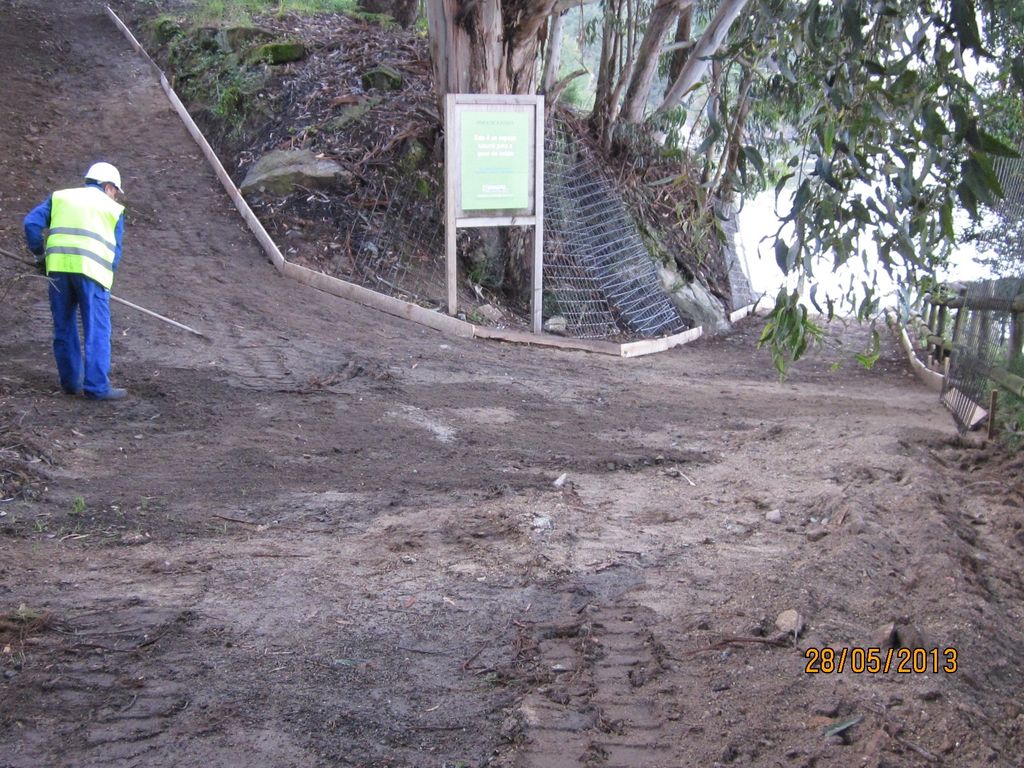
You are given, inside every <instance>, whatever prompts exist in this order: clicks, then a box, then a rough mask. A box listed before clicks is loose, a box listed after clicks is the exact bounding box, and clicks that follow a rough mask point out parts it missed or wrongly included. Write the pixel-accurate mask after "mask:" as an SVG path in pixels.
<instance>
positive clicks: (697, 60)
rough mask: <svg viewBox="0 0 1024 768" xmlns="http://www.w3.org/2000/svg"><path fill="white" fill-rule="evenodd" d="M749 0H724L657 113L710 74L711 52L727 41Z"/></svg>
mask: <svg viewBox="0 0 1024 768" xmlns="http://www.w3.org/2000/svg"><path fill="white" fill-rule="evenodd" d="M747 2H748V0H722V4H721V5H719V6H718V10H717V11H716V12H715V16H714V18H713V19H711V23H710V24H708V26H707V28H706V29H705V30H704V34H702V35H701V37H700V40H698V41H697V44H696V45H695V46H694V48H693V50H692V51H690V53H689V56H688V57H687V59H686V63H685V64H684V65H683V68H682V69H681V70H680V72H679V75H678V76H677V77H676V79H675V81H673V83H672V85H671V86H670V87H669V89H668V91H667V92H666V94H665V100H664V101H663V102H662V103H661V106H659V107H658V108H657V109H656V110H654V114H656V115H661V114H664V113H665V112H668V111H669V110H670V109H672V108H674V107H676V106H678V105H679V103H680V102H681V101H682V100H683V96H685V95H686V94H687V93H688V92H689V91H690V89H691V88H693V86H695V85H697V83H699V82H700V81H701V80H702V79H703V78H704V75H705V74H707V71H708V67H709V66H710V64H711V58H710V57H711V56H713V55H714V54H715V53H717V52H718V49H719V48H721V47H722V43H724V42H725V38H726V35H728V34H729V29H730V28H731V27H732V24H733V22H734V21H736V18H737V17H738V16H739V15H740V14H741V13H742V12H743V9H744V8H746V6H747Z"/></svg>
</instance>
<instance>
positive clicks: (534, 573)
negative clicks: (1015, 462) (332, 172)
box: [0, 0, 1024, 768]
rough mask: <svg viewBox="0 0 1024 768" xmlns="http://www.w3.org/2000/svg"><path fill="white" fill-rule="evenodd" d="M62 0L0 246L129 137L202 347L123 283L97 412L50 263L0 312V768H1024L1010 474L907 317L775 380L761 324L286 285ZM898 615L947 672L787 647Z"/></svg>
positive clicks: (16, 145) (143, 253)
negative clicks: (550, 329) (583, 333)
mask: <svg viewBox="0 0 1024 768" xmlns="http://www.w3.org/2000/svg"><path fill="white" fill-rule="evenodd" d="M59 7H60V12H59V13H58V12H57V10H56V6H55V4H53V3H45V2H42V0H0V49H2V50H3V51H4V52H5V55H4V56H3V57H2V58H0V83H3V86H2V88H0V110H2V112H3V114H5V115H7V116H8V119H7V120H6V121H5V124H4V128H3V131H2V133H0V164H2V169H0V170H2V172H0V247H3V248H5V249H7V250H20V249H21V242H20V222H21V217H22V216H23V215H24V213H25V212H26V211H27V210H28V209H29V208H30V207H31V206H32V205H34V204H35V203H36V202H38V201H39V200H41V199H42V198H43V197H45V195H46V194H47V193H48V192H49V191H50V190H51V189H53V188H57V187H61V186H70V185H75V184H77V183H78V181H79V177H80V174H81V172H82V169H83V168H84V167H86V165H87V164H88V163H90V162H92V161H93V160H95V159H98V158H100V157H103V158H105V159H109V160H111V161H113V162H115V163H116V164H117V165H118V166H119V167H120V168H121V169H122V172H123V174H124V177H125V188H126V190H127V192H128V198H127V205H128V210H129V214H128V232H127V239H126V251H125V258H124V262H123V270H122V271H121V272H120V273H119V275H118V281H117V284H116V286H115V292H116V293H119V294H120V295H121V296H123V297H125V298H127V299H130V300H132V301H135V302H138V303H141V304H144V305H146V306H148V307H151V308H152V309H154V310H156V311H159V312H162V313H164V314H167V315H170V316H172V317H174V318H176V319H178V320H180V321H182V322H185V323H188V324H190V325H193V326H195V327H198V328H200V329H201V330H203V331H204V332H205V333H206V334H208V335H209V337H210V339H211V341H210V342H209V343H204V342H202V341H198V340H196V339H194V338H192V337H190V336H188V335H187V334H182V333H180V332H178V331H175V330H173V329H170V328H168V327H165V326H162V325H160V324H158V323H155V322H152V321H150V320H149V319H147V318H144V317H142V316H140V315H137V314H132V313H131V312H130V310H127V309H123V308H120V307H115V309H114V312H115V318H114V322H115V340H114V374H113V375H114V380H115V382H116V383H117V384H119V385H123V386H127V387H128V389H129V391H130V392H131V395H132V396H131V398H130V399H129V400H127V401H125V402H123V403H117V404H97V403H90V402H86V401H83V400H81V399H77V398H69V397H66V396H64V395H62V394H60V392H59V388H58V386H57V382H56V377H55V373H54V370H53V363H52V360H51V358H50V353H49V317H48V311H47V308H46V305H45V302H44V290H43V286H42V283H41V281H40V280H37V279H29V280H23V281H19V282H17V283H16V284H15V285H14V287H13V288H12V290H10V292H9V293H8V295H7V296H6V298H5V299H4V301H3V302H2V305H0V328H2V329H3V332H4V335H3V339H2V341H0V417H2V421H0V468H3V469H5V471H7V473H8V475H7V476H8V477H15V474H12V473H20V475H18V477H21V478H22V479H23V480H24V479H28V480H30V481H32V482H31V483H30V484H29V485H24V484H22V485H20V486H18V489H17V492H16V493H14V494H13V495H14V498H13V499H12V500H5V501H4V502H3V503H0V514H2V515H3V516H2V517H0V532H2V533H3V534H4V535H3V536H0V615H2V616H6V617H7V618H6V619H4V620H2V621H0V652H2V653H0V668H2V678H0V766H4V767H5V768H6V767H7V766H12V767H13V766H17V767H18V768H21V767H27V766H40V765H53V766H56V765H69V766H72V765H73V766H101V765H116V766H194V765H209V766H223V767H225V768H230V767H231V766H250V765H268V766H271V765H272V766H314V765H316V766H336V765H353V766H457V765H484V764H489V765H503V766H513V765H515V766H530V767H539V766H568V765H607V766H633V767H640V766H684V765H695V766H696V765H701V766H706V765H712V764H716V763H718V764H736V765H758V766H761V765H763V766H776V765H785V766H790V765H792V766H810V765H817V766H850V765H873V766H883V765H885V766H904V765H906V766H914V765H950V766H954V765H955V766H970V765H1018V764H1020V763H1019V759H1020V758H1019V756H1020V755H1021V754H1024V736H1022V733H1021V727H1022V724H1024V715H1022V712H1024V701H1022V698H1024V697H1021V695H1020V693H1019V691H1020V689H1021V685H1022V683H1024V679H1022V678H1024V675H1022V673H1021V666H1020V664H1019V662H1018V660H1017V659H1016V657H1015V654H1016V653H1017V651H1018V650H1019V648H1020V647H1021V645H1022V643H1024V630H1022V626H1024V624H1022V622H1021V618H1022V617H1021V595H1022V582H1021V573H1020V565H1019V564H1020V546H1021V534H1020V527H1021V522H1022V513H1021V502H1022V500H1024V496H1022V495H1021V485H1020V472H1019V467H1018V468H1017V469H1016V470H1013V471H1009V470H1005V469H1004V470H1003V471H1002V473H1000V472H997V471H994V470H992V469H990V468H989V467H988V465H987V464H986V462H988V461H989V460H990V454H989V453H986V452H984V451H969V450H963V449H957V448H954V447H952V445H951V437H952V435H953V429H952V425H951V421H950V420H949V418H948V417H947V416H946V414H945V413H944V412H943V411H942V409H941V408H940V407H939V406H938V404H937V403H936V402H935V400H934V398H933V397H932V396H931V395H930V394H929V393H928V392H926V391H925V390H923V389H921V388H920V387H919V386H918V385H917V384H916V383H915V382H914V380H913V379H912V377H910V375H909V374H908V373H907V371H906V368H905V366H904V364H903V363H902V362H901V360H900V359H899V356H898V354H897V351H896V349H895V346H894V345H893V344H892V343H891V342H889V341H888V340H887V344H886V348H885V350H884V356H883V359H882V361H881V363H880V364H879V366H878V367H877V368H876V369H875V370H873V371H870V372H867V371H863V370H859V369H854V368H853V367H851V366H850V365H849V364H847V365H845V366H844V367H842V368H841V369H840V370H839V371H833V370H831V365H832V363H833V362H835V361H836V360H839V359H845V357H846V356H847V353H845V352H840V351H836V350H832V349H827V350H825V351H823V352H821V353H820V354H818V355H817V357H816V359H814V360H812V361H810V362H809V363H808V364H807V365H806V366H804V367H803V368H802V369H801V370H800V371H799V372H798V373H797V374H796V375H795V376H794V377H793V379H792V380H791V381H790V382H787V383H786V384H785V385H782V384H779V383H778V382H777V381H776V380H775V379H774V377H773V375H772V373H771V371H770V370H769V366H768V364H767V361H766V360H765V358H764V356H763V355H761V354H759V353H755V352H754V351H753V342H754V339H755V338H756V333H757V329H756V327H753V326H748V327H744V328H741V329H740V330H738V331H737V332H736V333H734V334H733V335H730V336H728V337H724V338H718V339H714V340H706V341H702V342H700V343H698V344H695V345H691V346H688V347H685V348H683V349H679V350H675V351H673V352H671V353H667V354H663V355H660V356H657V357H655V358H647V359H641V360H632V361H618V360H611V359H606V358H600V357H594V356H587V355H583V354H577V353H559V352H553V351H549V350H540V349H526V348H520V347H510V346H503V345H496V344H484V343H479V342H477V343H470V342H466V341H462V340H457V339H451V338H447V337H444V336H441V335H439V334H437V333H434V332H432V331H428V330H425V329H422V328H420V327H418V326H414V325H411V324H408V323H405V322H402V321H398V320H395V319H392V318H389V317H387V316H385V315H381V314H378V313H374V312H372V311H369V310H366V309H363V308H361V307H358V306H355V305H352V304H348V303H346V302H343V301H340V300H337V299H334V298H332V297H328V296H324V295H321V294H318V293H316V292H313V291H310V290H308V289H304V288H302V287H300V286H297V285H295V284H293V283H291V282H288V281H285V280H283V279H281V278H279V277H278V276H277V275H276V273H275V272H274V270H273V268H272V267H271V266H270V264H269V263H267V262H266V260H265V258H264V257H263V255H262V253H261V252H260V251H259V249H258V247H257V245H256V243H255V242H254V241H253V239H252V238H251V237H250V236H249V235H248V234H247V233H246V231H245V230H244V229H243V227H242V225H241V223H240V222H239V220H238V217H237V214H236V213H235V212H234V209H233V208H232V207H231V205H230V203H229V202H228V200H227V198H226V197H225V195H224V194H223V192H222V191H221V190H220V189H219V187H218V185H217V183H216V180H215V178H214V176H213V174H212V172H211V171H209V170H208V169H207V167H206V166H205V164H204V162H203V161H202V159H201V156H200V153H199V151H198V150H197V149H196V148H195V146H194V145H193V144H192V142H191V140H190V139H189V138H188V136H187V134H186V132H185V130H184V129H183V128H182V126H181V125H180V123H179V121H178V119H177V118H176V116H175V115H174V114H173V113H172V112H171V110H170V108H169V107H168V105H167V104H166V101H165V99H164V96H163V94H162V92H161V91H160V90H159V88H158V86H157V85H156V84H155V83H154V81H153V79H152V77H151V74H150V72H149V70H148V69H147V68H146V66H145V65H144V64H143V63H142V62H141V61H140V60H139V59H137V58H136V57H135V56H134V55H133V54H132V53H131V51H130V50H129V48H128V46H127V45H126V44H125V43H124V41H123V40H122V39H121V38H120V37H119V35H118V34H117V32H116V30H115V29H114V28H113V26H112V25H111V24H110V22H109V21H108V20H107V19H106V17H105V16H104V15H103V13H102V6H101V5H100V4H99V3H96V2H91V1H89V0H68V1H67V2H64V3H61V4H60V6H59ZM14 274H15V272H14V270H13V269H12V268H11V267H10V265H8V264H3V265H0V281H3V282H9V281H10V279H11V278H12V277H13V276H14ZM847 335H848V337H851V338H852V337H856V336H857V334H856V333H849V334H847ZM562 473H567V482H566V483H565V484H564V485H563V486H562V487H560V488H556V487H555V486H554V485H553V481H554V480H555V478H557V477H558V476H559V475H561V474H562ZM943 478H945V480H944V479H943ZM776 511H777V513H776ZM776 518H777V520H778V521H777V522H775V521H774V520H776ZM19 606H24V608H23V609H22V610H21V611H20V613H19ZM787 609H795V610H797V611H799V613H800V614H801V616H802V620H803V622H804V623H805V625H806V627H805V629H804V630H803V632H802V633H801V634H800V636H799V638H798V639H797V640H796V641H795V642H794V641H793V640H792V638H789V640H788V642H781V644H776V643H774V642H772V640H773V638H775V637H776V636H777V633H776V628H775V626H774V622H775V618H776V616H777V615H778V614H779V613H780V612H782V611H785V610H787ZM34 617H36V618H34ZM889 622H895V623H896V625H897V630H898V634H899V638H898V640H899V641H902V642H903V644H905V645H908V646H911V647H913V646H915V645H917V646H920V647H926V648H939V649H945V648H947V647H954V648H956V649H957V651H958V652H959V657H958V660H959V666H958V670H957V672H955V673H954V674H943V673H939V674H934V673H927V674H896V673H895V672H892V671H891V672H890V673H889V674H876V675H866V674H865V675H854V674H851V673H850V672H844V673H843V674H806V673H805V671H804V668H805V665H806V663H807V659H806V658H805V651H806V649H809V648H814V647H821V646H826V645H827V646H832V647H836V648H842V647H854V646H859V647H863V646H868V645H872V644H876V645H877V644H879V643H882V642H884V641H885V640H886V637H885V635H887V634H888V633H886V632H884V631H883V630H884V628H885V626H886V625H887V624H888V623H889ZM915 634H916V637H915ZM943 661H945V660H943ZM858 717H859V718H860V720H859V721H858V722H857V723H856V724H855V725H853V726H851V727H849V728H847V729H846V730H843V731H842V732H841V733H839V734H838V735H829V734H828V733H827V732H826V729H828V728H830V727H833V728H834V727H836V726H841V725H842V724H843V723H845V722H848V721H849V720H850V719H851V718H858Z"/></svg>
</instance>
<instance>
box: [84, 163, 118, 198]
mask: <svg viewBox="0 0 1024 768" xmlns="http://www.w3.org/2000/svg"><path fill="white" fill-rule="evenodd" d="M85 180H86V181H96V182H99V183H100V184H113V185H114V186H115V187H117V191H118V192H120V193H121V194H122V195H123V194H124V190H123V189H121V174H120V172H118V170H117V168H115V167H114V166H112V165H111V164H110V163H93V164H92V165H91V166H89V170H88V171H86V172H85Z"/></svg>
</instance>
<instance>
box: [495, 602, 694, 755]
mask: <svg viewBox="0 0 1024 768" xmlns="http://www.w3.org/2000/svg"><path fill="white" fill-rule="evenodd" d="M580 592H584V593H586V592H587V590H586V588H583V589H582V590H579V589H578V590H576V591H574V592H573V593H570V594H568V595H566V597H567V603H568V604H569V605H567V608H569V610H566V611H565V613H563V614H562V615H563V616H569V617H572V618H570V619H569V620H568V621H565V622H555V623H548V624H540V625H536V626H533V627H529V628H526V627H523V628H522V629H524V632H523V633H522V635H521V636H520V638H519V640H518V642H517V645H518V647H519V651H518V654H517V662H516V665H515V666H517V667H518V668H519V670H518V672H519V676H520V679H525V680H527V681H529V682H531V683H533V686H532V689H531V690H529V691H528V692H527V693H526V694H524V695H523V697H522V699H521V700H520V702H519V705H518V708H517V710H516V712H515V718H516V720H517V730H516V737H515V739H514V741H515V745H514V746H513V747H511V748H510V751H509V752H508V753H506V754H505V755H504V758H505V759H506V760H507V761H508V762H507V763H501V764H508V765H515V766H518V767H521V768H562V767H564V766H569V765H587V766H621V767H622V768H658V767H659V766H671V765H674V764H675V763H674V761H673V755H672V753H671V751H670V747H669V745H670V744H671V743H672V742H673V738H674V737H675V736H677V731H678V727H677V726H676V725H675V724H674V722H673V720H676V719H678V717H676V716H673V714H672V713H670V712H669V713H666V712H665V711H663V708H662V706H661V705H660V704H659V703H658V701H657V699H658V697H657V696H655V695H654V688H655V686H657V685H658V682H657V681H658V678H659V677H660V675H661V673H662V671H663V662H662V658H663V656H664V650H663V649H662V647H661V645H660V644H659V643H658V641H657V638H656V637H655V635H654V633H653V631H652V629H651V626H652V624H653V623H654V616H653V614H652V612H651V611H650V609H647V608H644V607H643V606H641V605H639V604H637V603H636V602H633V601H631V600H629V599H626V598H624V597H623V598H620V599H616V600H612V601H611V602H609V603H607V604H601V603H597V602H594V603H589V602H584V603H583V605H582V606H574V605H572V604H573V603H578V602H579V595H580ZM527 629H528V631H526V630H527ZM645 688H647V689H649V690H650V691H651V693H649V694H647V695H645V694H644V689H645Z"/></svg>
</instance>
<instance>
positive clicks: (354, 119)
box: [324, 96, 380, 133]
mask: <svg viewBox="0 0 1024 768" xmlns="http://www.w3.org/2000/svg"><path fill="white" fill-rule="evenodd" d="M379 103H380V98H379V97H376V96H375V97H373V98H371V99H365V100H364V101H360V102H359V103H358V104H352V105H351V106H348V107H345V108H344V109H343V110H341V112H339V113H338V114H337V115H335V116H334V117H332V118H331V119H330V120H328V121H327V122H326V123H324V130H326V131H328V132H330V133H338V132H339V131H341V130H342V129H344V128H345V127H346V126H349V125H352V124H353V123H358V122H359V121H360V120H362V119H363V118H364V117H365V116H366V113H367V112H369V111H370V110H371V109H373V108H374V107H375V106H377V105H378V104H379Z"/></svg>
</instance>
